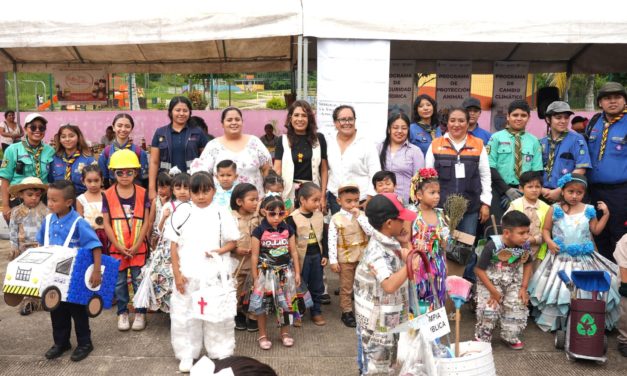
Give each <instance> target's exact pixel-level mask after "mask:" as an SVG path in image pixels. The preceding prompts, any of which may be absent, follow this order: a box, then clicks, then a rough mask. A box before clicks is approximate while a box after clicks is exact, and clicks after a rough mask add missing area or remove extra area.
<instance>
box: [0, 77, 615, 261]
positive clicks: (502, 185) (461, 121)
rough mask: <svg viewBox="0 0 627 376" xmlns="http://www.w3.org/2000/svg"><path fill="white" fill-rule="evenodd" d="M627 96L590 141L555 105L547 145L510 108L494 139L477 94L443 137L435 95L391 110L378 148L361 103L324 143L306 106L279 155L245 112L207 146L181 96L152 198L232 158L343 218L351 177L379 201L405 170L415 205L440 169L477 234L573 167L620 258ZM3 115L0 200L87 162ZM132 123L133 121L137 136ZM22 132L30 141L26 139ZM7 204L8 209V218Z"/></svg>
mask: <svg viewBox="0 0 627 376" xmlns="http://www.w3.org/2000/svg"><path fill="white" fill-rule="evenodd" d="M626 101H627V92H626V91H625V88H624V87H623V86H622V85H620V84H618V83H614V82H609V83H606V84H605V85H604V86H603V87H602V88H601V89H600V91H599V94H598V97H597V102H598V105H599V107H600V108H601V109H602V113H601V115H600V116H596V117H595V118H593V119H592V120H591V121H590V123H589V124H588V127H587V130H586V132H585V135H581V134H578V133H576V132H573V131H570V130H568V124H569V119H570V117H571V116H572V115H573V112H572V111H571V109H570V107H569V106H568V104H567V103H565V102H559V101H558V102H555V103H553V104H551V105H550V106H549V108H548V109H547V112H546V115H547V116H546V121H547V136H546V137H544V138H543V139H542V140H538V139H536V138H535V137H533V136H532V135H531V134H529V133H527V132H525V127H526V124H527V122H528V120H529V115H530V109H529V107H528V105H521V104H520V103H519V104H518V105H515V104H513V107H512V106H510V111H509V114H508V116H507V127H506V129H504V130H502V131H500V132H497V133H495V134H494V135H491V134H490V132H488V131H487V130H485V129H483V128H481V127H480V126H479V124H478V119H479V116H480V114H481V104H480V102H479V100H477V99H476V98H472V97H471V98H467V99H466V100H465V101H464V102H463V104H462V106H461V107H458V108H452V109H449V111H448V116H447V119H446V122H445V124H446V126H445V127H444V130H443V129H442V128H441V127H440V119H439V117H438V112H437V103H436V102H435V100H434V99H433V98H431V97H429V96H428V95H420V96H418V98H416V101H415V102H414V105H413V110H412V119H411V120H410V119H409V117H408V116H407V114H404V113H402V112H400V113H393V114H391V115H390V117H389V119H388V122H387V127H386V132H385V139H384V141H383V142H382V143H380V144H379V145H373V144H372V142H371V141H370V140H369V139H368V138H367V137H365V135H364V132H361V131H360V132H358V127H357V114H356V112H355V109H354V108H353V107H351V106H348V105H342V106H339V107H337V108H336V109H335V110H334V111H333V115H332V116H333V123H334V125H335V132H334V134H331V135H327V136H328V137H325V135H323V134H322V133H320V132H318V127H317V125H316V117H315V114H314V111H313V110H312V108H311V106H310V104H309V103H307V102H306V101H302V100H297V101H295V102H293V103H292V104H291V105H290V106H289V109H288V113H287V118H286V120H285V134H284V135H281V136H279V137H275V138H274V155H273V156H272V155H271V154H270V152H269V151H268V148H267V147H266V145H264V143H265V144H267V143H268V140H265V142H262V141H261V140H260V139H259V138H258V137H256V136H254V135H251V134H247V133H245V131H244V117H243V114H242V112H241V111H240V110H239V109H238V108H236V107H229V108H226V109H225V110H224V111H222V116H221V124H222V128H223V131H224V134H223V135H222V136H220V137H217V138H214V139H212V140H211V141H209V137H208V136H207V134H206V132H205V131H203V129H201V128H200V127H198V126H196V125H195V122H193V121H190V118H191V116H192V106H191V102H190V101H189V99H187V98H186V97H175V98H173V99H172V100H171V101H170V104H169V107H168V118H169V123H168V124H167V125H165V126H162V127H160V128H158V129H157V130H156V132H155V134H154V136H153V138H152V142H151V144H150V160H149V162H148V167H147V170H148V182H147V185H148V188H149V192H150V197H151V198H153V197H155V195H156V180H157V175H158V172H159V171H169V170H170V169H171V168H172V167H175V166H176V167H177V168H178V169H179V170H180V171H183V172H190V173H191V172H194V171H198V170H206V171H210V172H212V171H214V170H215V166H216V165H217V164H218V163H219V162H220V161H222V160H225V159H230V160H233V161H234V162H235V163H236V164H237V170H238V171H237V172H238V181H239V182H248V183H252V184H253V185H255V186H256V187H257V188H258V190H259V192H260V193H262V194H263V177H264V176H265V175H267V174H268V172H269V171H270V169H274V170H275V171H276V172H277V173H278V174H279V175H280V176H282V178H283V180H284V196H285V198H286V199H287V198H292V199H293V198H294V196H295V193H296V192H297V190H298V187H299V186H300V185H301V184H302V183H304V182H308V181H311V182H314V183H316V184H318V185H319V186H320V187H321V188H322V189H323V191H325V192H326V196H325V197H324V199H323V200H322V205H321V206H322V207H321V209H323V210H326V209H327V207H328V209H329V210H330V211H331V212H332V213H334V212H337V211H338V210H339V207H338V204H337V200H336V198H337V190H338V188H339V186H340V185H341V184H342V183H343V182H346V181H352V182H355V183H357V184H358V185H359V186H360V187H362V189H361V196H360V200H361V201H362V202H365V201H366V200H367V199H368V197H369V196H372V195H374V187H373V184H372V177H373V175H374V174H375V173H376V172H378V171H380V170H388V171H391V172H394V173H395V175H396V180H397V185H396V193H397V194H398V196H399V197H400V198H401V200H403V201H404V202H405V203H408V202H409V192H410V185H411V178H412V176H413V175H414V174H415V173H416V172H417V171H418V169H420V168H422V167H432V168H435V169H436V170H437V171H438V174H439V180H440V184H441V200H440V205H443V203H444V202H445V201H446V199H447V197H448V196H449V195H451V194H462V195H463V196H465V197H466V198H467V199H468V201H469V205H468V210H467V212H466V214H465V216H464V217H463V219H462V221H461V223H460V225H459V227H458V229H459V230H460V231H463V232H466V233H469V234H471V235H474V234H475V233H476V229H477V225H478V223H481V222H485V221H486V220H488V218H489V216H490V213H497V214H498V213H502V211H503V207H502V205H501V202H502V201H507V200H509V199H514V198H516V197H518V196H519V195H520V192H519V191H518V177H519V176H520V174H521V173H523V172H525V171H530V170H535V171H543V172H544V177H545V179H544V188H543V197H544V198H545V199H546V200H549V201H556V200H558V199H559V196H560V191H559V188H558V187H557V180H558V179H559V178H560V177H561V176H563V175H564V174H566V173H569V172H579V173H582V172H583V173H586V174H587V176H588V178H589V180H590V192H589V193H590V198H591V200H592V202H596V201H605V202H606V203H607V204H608V206H609V207H610V208H612V215H611V217H610V222H609V223H608V226H607V227H606V230H605V231H604V232H603V233H602V234H601V235H600V236H599V237H598V239H597V245H598V247H599V250H600V251H601V252H602V253H603V254H604V255H606V256H610V258H611V252H612V251H613V249H614V245H615V243H616V241H617V240H618V239H619V238H620V237H621V236H622V235H623V234H624V233H625V221H626V220H627V205H626V204H627V163H625V157H627V118H623V116H624V114H625V111H626ZM523 103H524V102H523ZM5 118H6V121H5V123H4V125H3V126H2V129H1V130H0V135H2V143H3V149H6V150H5V156H4V159H3V162H2V170H1V171H0V180H1V181H2V199H3V202H9V201H10V200H9V194H8V185H10V184H17V183H19V182H20V181H21V180H22V179H23V178H25V177H27V176H36V177H39V178H40V179H41V180H42V181H44V182H45V181H52V180H55V179H63V178H67V177H68V176H69V174H67V173H63V172H71V171H72V166H73V165H74V164H77V163H82V164H83V165H84V164H85V163H89V162H90V161H89V160H88V159H87V160H81V161H80V162H79V159H80V158H87V157H89V151H88V148H87V147H86V143H85V140H84V138H83V137H82V135H81V134H80V129H79V127H74V128H72V127H68V128H69V129H68V136H67V137H62V136H61V133H62V132H60V133H58V134H57V136H59V140H57V146H56V150H55V149H52V148H51V147H50V146H48V145H45V144H44V143H43V139H44V135H45V132H46V124H47V121H46V119H45V118H44V116H42V115H39V114H31V115H29V116H27V118H26V121H25V124H24V129H23V131H22V129H21V128H20V127H19V125H17V124H16V123H15V120H14V113H11V112H10V111H9V112H7V113H6V114H5ZM132 128H133V126H132V124H131V125H130V128H129V132H130V131H131V130H132ZM21 132H24V134H25V138H24V139H23V140H22V139H21ZM71 133H78V134H79V135H78V136H77V137H74V136H73V135H72V134H71ZM266 133H271V129H268V130H267V132H266ZM584 136H585V138H584ZM74 138H76V140H74ZM266 138H268V136H267V135H266ZM70 139H72V141H69V140H70ZM9 140H11V141H9ZM12 141H15V142H12ZM64 141H65V142H64ZM5 143H7V147H6V148H5V147H4V144H5ZM64 144H65V145H66V146H65V147H64V146H63V145H64ZM112 144H113V145H115V142H113V143H112ZM67 145H73V146H72V147H68V146H67ZM375 146H376V147H375ZM114 147H115V146H114ZM117 147H119V148H125V147H129V145H117ZM55 158H56V161H57V162H58V163H57V164H58V165H59V166H58V167H59V172H58V173H55V174H51V175H54V176H48V174H49V171H53V170H54V169H52V170H51V169H50V166H49V164H51V163H53V161H55ZM504 166H507V167H506V168H503V167H504ZM72 180H73V181H74V179H72ZM79 180H80V179H79ZM77 184H78V182H77ZM83 189H84V187H83ZM8 208H9V205H4V212H3V214H4V216H5V218H6V219H7V220H8Z"/></svg>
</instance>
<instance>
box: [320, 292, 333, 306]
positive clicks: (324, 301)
mask: <svg viewBox="0 0 627 376" xmlns="http://www.w3.org/2000/svg"><path fill="white" fill-rule="evenodd" d="M320 303H322V304H331V297H330V296H329V294H322V296H320Z"/></svg>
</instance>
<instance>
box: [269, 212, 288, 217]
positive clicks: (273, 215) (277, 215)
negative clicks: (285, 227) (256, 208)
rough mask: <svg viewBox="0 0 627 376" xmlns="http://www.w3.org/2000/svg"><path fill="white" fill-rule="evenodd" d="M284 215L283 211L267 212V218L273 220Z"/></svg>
mask: <svg viewBox="0 0 627 376" xmlns="http://www.w3.org/2000/svg"><path fill="white" fill-rule="evenodd" d="M284 215H285V211H284V210H281V211H278V212H268V217H271V218H274V217H283V216H284Z"/></svg>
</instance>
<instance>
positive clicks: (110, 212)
mask: <svg viewBox="0 0 627 376" xmlns="http://www.w3.org/2000/svg"><path fill="white" fill-rule="evenodd" d="M140 168H141V166H140V164H139V159H138V158H137V154H135V153H134V152H132V151H130V150H128V149H122V150H118V151H116V152H115V153H113V154H112V155H111V159H110V160H109V170H111V171H112V172H113V174H115V177H116V183H115V184H114V185H113V186H112V187H110V188H109V189H107V190H106V191H105V195H104V198H103V200H102V213H103V218H104V228H105V232H106V234H107V237H108V238H109V241H110V242H111V245H110V246H109V253H110V254H111V256H113V257H115V258H116V259H118V260H120V269H119V272H118V281H117V283H116V286H115V296H116V298H117V301H118V303H117V304H118V330H121V331H126V330H129V329H130V328H131V326H130V322H129V318H128V302H129V295H128V283H127V278H128V270H129V269H130V271H131V281H132V283H133V290H134V291H135V293H137V287H138V286H139V280H138V278H139V276H140V274H141V267H142V266H144V264H145V263H146V251H147V244H146V235H147V233H148V229H149V227H150V226H149V223H148V222H150V221H148V220H147V218H149V215H148V214H149V213H150V200H148V195H147V194H146V190H145V189H144V188H142V187H141V186H139V185H136V184H134V183H133V180H134V179H135V177H136V176H137V174H138V172H139V169H140ZM135 312H136V313H135V321H134V322H133V330H143V329H144V328H145V327H146V309H142V308H137V309H136V310H135Z"/></svg>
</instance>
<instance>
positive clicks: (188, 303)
mask: <svg viewBox="0 0 627 376" xmlns="http://www.w3.org/2000/svg"><path fill="white" fill-rule="evenodd" d="M190 188H191V196H192V202H193V204H194V205H192V208H191V210H190V211H189V216H188V215H187V214H185V215H184V218H183V217H182V218H177V214H178V213H175V214H174V215H173V216H172V217H171V220H170V221H169V223H167V224H166V227H165V229H164V231H165V233H164V236H165V238H166V239H168V240H170V241H171V242H172V243H171V244H172V248H171V254H172V272H173V274H174V283H175V286H176V288H175V289H174V290H173V292H172V298H171V301H170V305H171V306H170V319H171V323H172V326H171V335H172V348H173V349H174V354H175V356H176V358H177V359H180V361H181V362H180V364H179V370H180V371H181V372H189V370H190V369H191V366H192V364H193V359H194V358H199V357H200V353H201V350H202V347H203V342H204V346H205V349H206V350H207V355H208V356H209V358H213V359H220V358H224V357H227V356H230V355H232V354H233V351H234V349H235V333H234V328H235V322H234V319H233V318H230V319H229V320H226V321H223V322H219V323H211V322H207V321H203V320H199V319H195V318H193V317H192V304H193V302H192V297H191V295H192V293H193V292H195V291H198V290H199V289H201V288H204V287H206V286H211V285H220V286H221V285H222V284H221V282H220V281H219V278H218V276H219V275H220V272H219V271H220V265H221V263H220V262H219V260H217V259H216V258H219V257H221V258H222V261H223V262H225V263H226V264H227V265H229V268H232V266H231V265H232V261H231V256H230V251H232V250H234V249H235V244H236V241H237V239H239V235H240V234H239V230H238V228H237V224H236V222H235V220H234V219H233V216H232V215H231V212H230V210H228V209H227V208H221V207H218V206H217V205H211V201H212V200H213V195H214V193H215V187H214V185H213V179H212V178H211V176H210V175H209V174H208V173H206V172H198V173H196V174H194V175H193V176H192V179H191V183H190ZM177 212H178V210H177ZM230 271H231V270H230V269H229V272H230Z"/></svg>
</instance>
